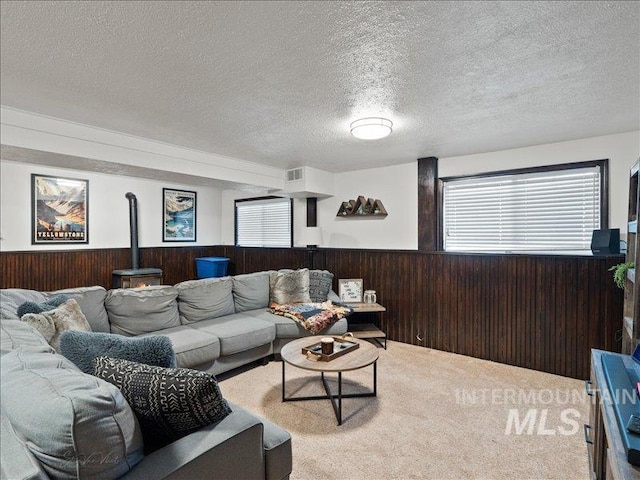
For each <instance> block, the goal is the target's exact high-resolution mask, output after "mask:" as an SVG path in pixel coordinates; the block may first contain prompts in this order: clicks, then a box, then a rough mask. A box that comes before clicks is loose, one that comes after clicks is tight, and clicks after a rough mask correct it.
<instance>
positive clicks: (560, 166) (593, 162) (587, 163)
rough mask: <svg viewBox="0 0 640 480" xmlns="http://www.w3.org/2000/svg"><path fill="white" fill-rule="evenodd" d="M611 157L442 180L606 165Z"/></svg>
mask: <svg viewBox="0 0 640 480" xmlns="http://www.w3.org/2000/svg"><path fill="white" fill-rule="evenodd" d="M608 162H609V159H606V158H604V159H601V160H588V161H585V162H570V163H557V164H555V165H540V166H536V167H525V168H512V169H509V170H494V171H491V172H482V173H474V174H471V175H454V176H451V177H442V178H441V179H440V180H442V181H445V182H449V181H451V180H461V179H465V178H483V177H501V176H505V175H519V174H524V173H536V172H551V171H554V170H571V169H574V168H588V167H600V168H601V169H602V167H603V165H606V164H607V163H608Z"/></svg>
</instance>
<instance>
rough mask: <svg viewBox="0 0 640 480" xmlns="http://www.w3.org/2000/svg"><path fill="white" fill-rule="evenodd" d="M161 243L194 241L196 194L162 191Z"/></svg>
mask: <svg viewBox="0 0 640 480" xmlns="http://www.w3.org/2000/svg"><path fill="white" fill-rule="evenodd" d="M162 198H163V210H162V212H163V216H164V221H163V222H162V241H163V242H195V241H196V192H190V191H188V190H173V189H171V188H163V189H162Z"/></svg>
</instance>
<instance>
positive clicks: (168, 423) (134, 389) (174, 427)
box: [94, 357, 231, 453]
mask: <svg viewBox="0 0 640 480" xmlns="http://www.w3.org/2000/svg"><path fill="white" fill-rule="evenodd" d="M94 375H95V376H97V377H99V378H102V379H104V380H106V381H107V382H109V383H112V384H113V385H115V386H116V387H118V389H119V390H120V391H121V392H122V394H123V395H124V398H126V399H127V401H128V402H129V405H131V408H132V409H133V411H134V412H135V414H136V416H137V417H138V422H139V423H140V428H141V429H142V436H143V439H144V443H145V451H146V452H147V453H148V452H149V451H150V450H154V449H157V448H160V447H162V446H164V445H166V444H168V443H171V442H173V441H175V440H177V439H179V438H182V437H184V436H185V435H189V434H190V433H192V432H195V431H197V430H199V429H200V428H202V427H204V426H207V425H210V424H212V423H215V422H219V421H220V420H222V419H223V418H224V417H226V416H227V415H229V413H231V408H230V407H229V404H228V403H227V401H226V400H225V399H224V398H222V393H220V387H218V383H217V382H216V379H215V377H214V376H213V375H210V374H208V373H205V372H200V371H198V370H191V369H189V368H161V367H152V366H149V365H144V364H141V363H135V362H129V361H128V360H119V359H115V358H109V357H98V358H96V359H95V360H94Z"/></svg>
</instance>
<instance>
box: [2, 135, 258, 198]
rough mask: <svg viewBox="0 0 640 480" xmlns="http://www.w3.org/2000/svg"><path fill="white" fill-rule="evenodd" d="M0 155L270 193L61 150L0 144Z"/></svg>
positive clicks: (13, 159)
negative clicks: (63, 152) (62, 152)
mask: <svg viewBox="0 0 640 480" xmlns="http://www.w3.org/2000/svg"><path fill="white" fill-rule="evenodd" d="M0 157H1V158H2V161H9V162H18V163H29V164H32V165H45V166H48V167H57V168H68V169H72V170H82V171H87V172H96V173H104V174H108V175H126V176H128V177H136V178H151V179H153V180H158V181H164V182H170V183H177V184H187V185H197V186H203V187H215V188H219V189H221V190H240V191H245V192H250V193H256V194H257V193H267V192H268V190H267V189H266V188H264V187H258V186H255V185H249V184H245V183H236V182H229V181H225V180H218V179H215V178H209V177H202V176H197V175H187V174H184V173H177V172H170V171H167V170H159V169H153V168H145V167H140V166H137V165H125V164H122V163H114V162H108V161H103V160H97V159H95V158H85V157H77V156H75V155H64V154H61V153H52V152H45V151H42V150H33V149H30V148H23V147H16V146H13V145H4V144H2V145H0Z"/></svg>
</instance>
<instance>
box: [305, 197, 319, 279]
mask: <svg viewBox="0 0 640 480" xmlns="http://www.w3.org/2000/svg"><path fill="white" fill-rule="evenodd" d="M317 226H318V197H307V227H317ZM308 251H309V268H311V269H312V270H313V269H314V268H316V262H315V257H316V255H317V254H318V253H319V252H318V248H317V247H315V248H309V250H308Z"/></svg>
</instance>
